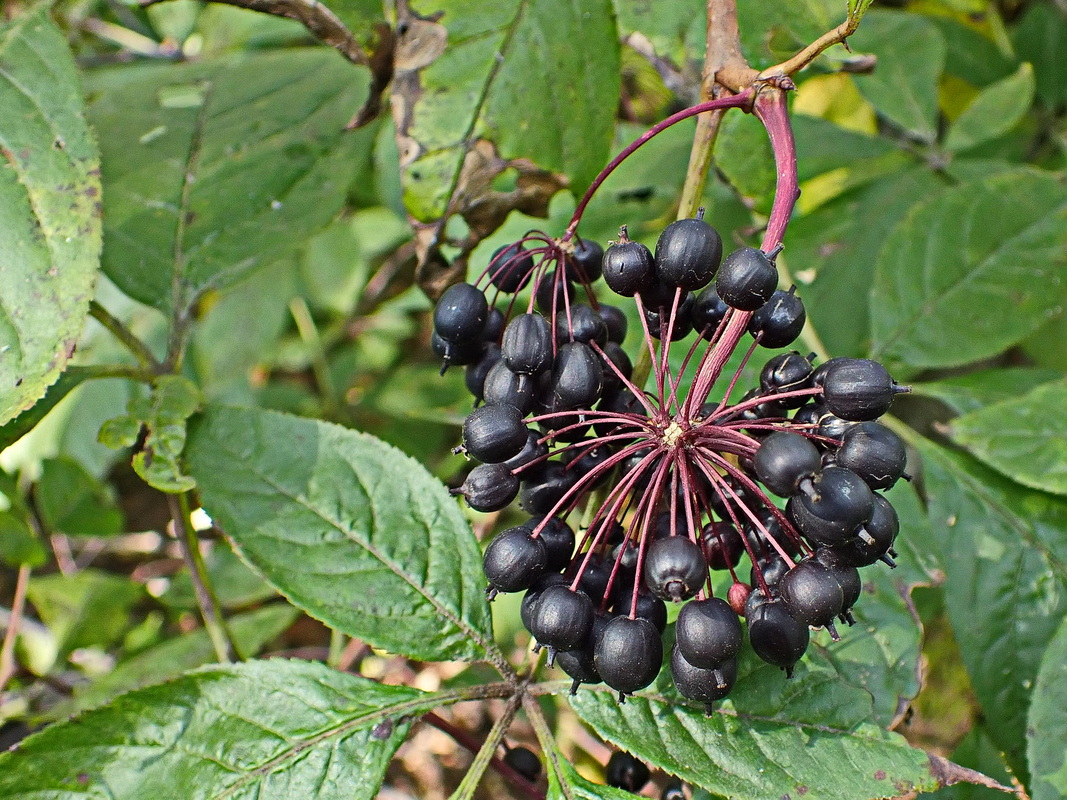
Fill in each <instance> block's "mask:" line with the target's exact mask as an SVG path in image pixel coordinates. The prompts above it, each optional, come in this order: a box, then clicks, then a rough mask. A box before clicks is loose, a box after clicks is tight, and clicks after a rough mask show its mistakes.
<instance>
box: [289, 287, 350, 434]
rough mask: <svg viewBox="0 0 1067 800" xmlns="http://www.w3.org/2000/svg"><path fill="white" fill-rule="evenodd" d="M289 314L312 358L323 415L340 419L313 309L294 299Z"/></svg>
mask: <svg viewBox="0 0 1067 800" xmlns="http://www.w3.org/2000/svg"><path fill="white" fill-rule="evenodd" d="M289 313H290V314H292V315H293V320H294V321H295V322H296V329H297V331H298V332H299V333H300V339H301V341H303V342H304V344H305V346H306V347H307V348H308V355H309V356H310V358H311V371H312V372H313V373H314V374H315V383H317V384H318V387H319V394H320V395H321V396H322V411H323V414H324V415H325V416H326V417H328V418H330V419H333V420H337V419H340V416H341V408H340V406H339V405H338V403H337V393H336V392H335V390H334V385H333V379H332V378H331V377H330V365H329V363H328V362H327V361H326V348H325V345H324V344H323V341H322V337H321V336H320V335H319V329H318V327H317V326H316V325H315V320H314V319H313V318H312V316H311V309H310V308H308V304H307V302H306V301H305V300H304V298H303V297H294V298H293V299H292V300H291V301H290V302H289Z"/></svg>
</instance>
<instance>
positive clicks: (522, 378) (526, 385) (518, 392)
mask: <svg viewBox="0 0 1067 800" xmlns="http://www.w3.org/2000/svg"><path fill="white" fill-rule="evenodd" d="M540 389H541V385H540V381H538V380H536V379H531V378H529V376H526V375H516V374H515V373H514V372H512V371H511V370H510V369H508V365H507V364H505V363H504V362H503V360H501V359H499V358H498V359H497V362H496V363H495V364H494V365H493V366H492V367H491V368H490V369H489V372H488V373H486V376H485V380H484V381H483V382H482V399H484V400H485V402H486V404H487V405H508V406H514V407H515V408H517V409H518V410H519V411H520V412H521V413H522V414H529V413H530V412H531V411H533V409H534V407H535V406H536V405H537V400H538V394H539V391H540Z"/></svg>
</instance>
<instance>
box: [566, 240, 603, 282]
mask: <svg viewBox="0 0 1067 800" xmlns="http://www.w3.org/2000/svg"><path fill="white" fill-rule="evenodd" d="M566 269H567V277H568V278H570V279H571V280H572V281H574V282H575V283H592V282H593V281H595V280H596V279H597V278H599V277H600V275H601V274H602V273H603V271H604V248H603V247H601V246H600V245H599V244H598V243H597V242H594V241H593V240H592V239H575V240H574V253H573V254H571V256H570V257H569V258H568V259H567V265H566Z"/></svg>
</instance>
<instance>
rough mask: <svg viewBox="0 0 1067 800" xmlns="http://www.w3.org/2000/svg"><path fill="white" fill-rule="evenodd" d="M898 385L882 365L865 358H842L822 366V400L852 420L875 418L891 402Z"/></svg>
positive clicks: (885, 410) (860, 420) (831, 409)
mask: <svg viewBox="0 0 1067 800" xmlns="http://www.w3.org/2000/svg"><path fill="white" fill-rule="evenodd" d="M897 391H898V387H897V385H896V383H895V382H894V381H893V379H892V378H891V377H890V375H889V372H887V371H886V368H885V367H883V366H882V365H881V364H879V363H878V362H877V361H872V360H870V359H869V358H844V359H841V360H839V361H835V363H833V364H832V365H830V366H829V367H828V368H827V369H826V374H825V377H824V378H823V392H824V394H823V402H825V403H826V407H827V409H829V411H830V413H831V414H834V415H835V416H838V417H840V418H841V419H845V420H850V421H852V422H865V421H868V420H873V419H877V418H878V417H880V416H882V414H884V413H885V412H887V411H888V410H889V407H890V406H891V405H892V404H893V398H894V397H895V396H896V394H897Z"/></svg>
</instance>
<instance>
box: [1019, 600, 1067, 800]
mask: <svg viewBox="0 0 1067 800" xmlns="http://www.w3.org/2000/svg"><path fill="white" fill-rule="evenodd" d="M1027 722H1028V724H1027V726H1026V745H1027V746H1026V751H1027V756H1028V757H1029V759H1030V769H1031V772H1032V774H1033V779H1032V782H1031V784H1030V796H1031V797H1032V798H1033V800H1057V798H1062V797H1065V796H1067V618H1065V619H1064V621H1063V623H1062V624H1061V625H1060V628H1059V630H1058V631H1057V632H1056V635H1055V636H1054V637H1052V641H1051V642H1050V643H1049V646H1048V649H1047V650H1045V655H1044V657H1042V659H1041V666H1040V668H1039V670H1038V673H1037V680H1035V681H1034V694H1033V699H1032V700H1031V701H1030V714H1029V716H1028V720H1027Z"/></svg>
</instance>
